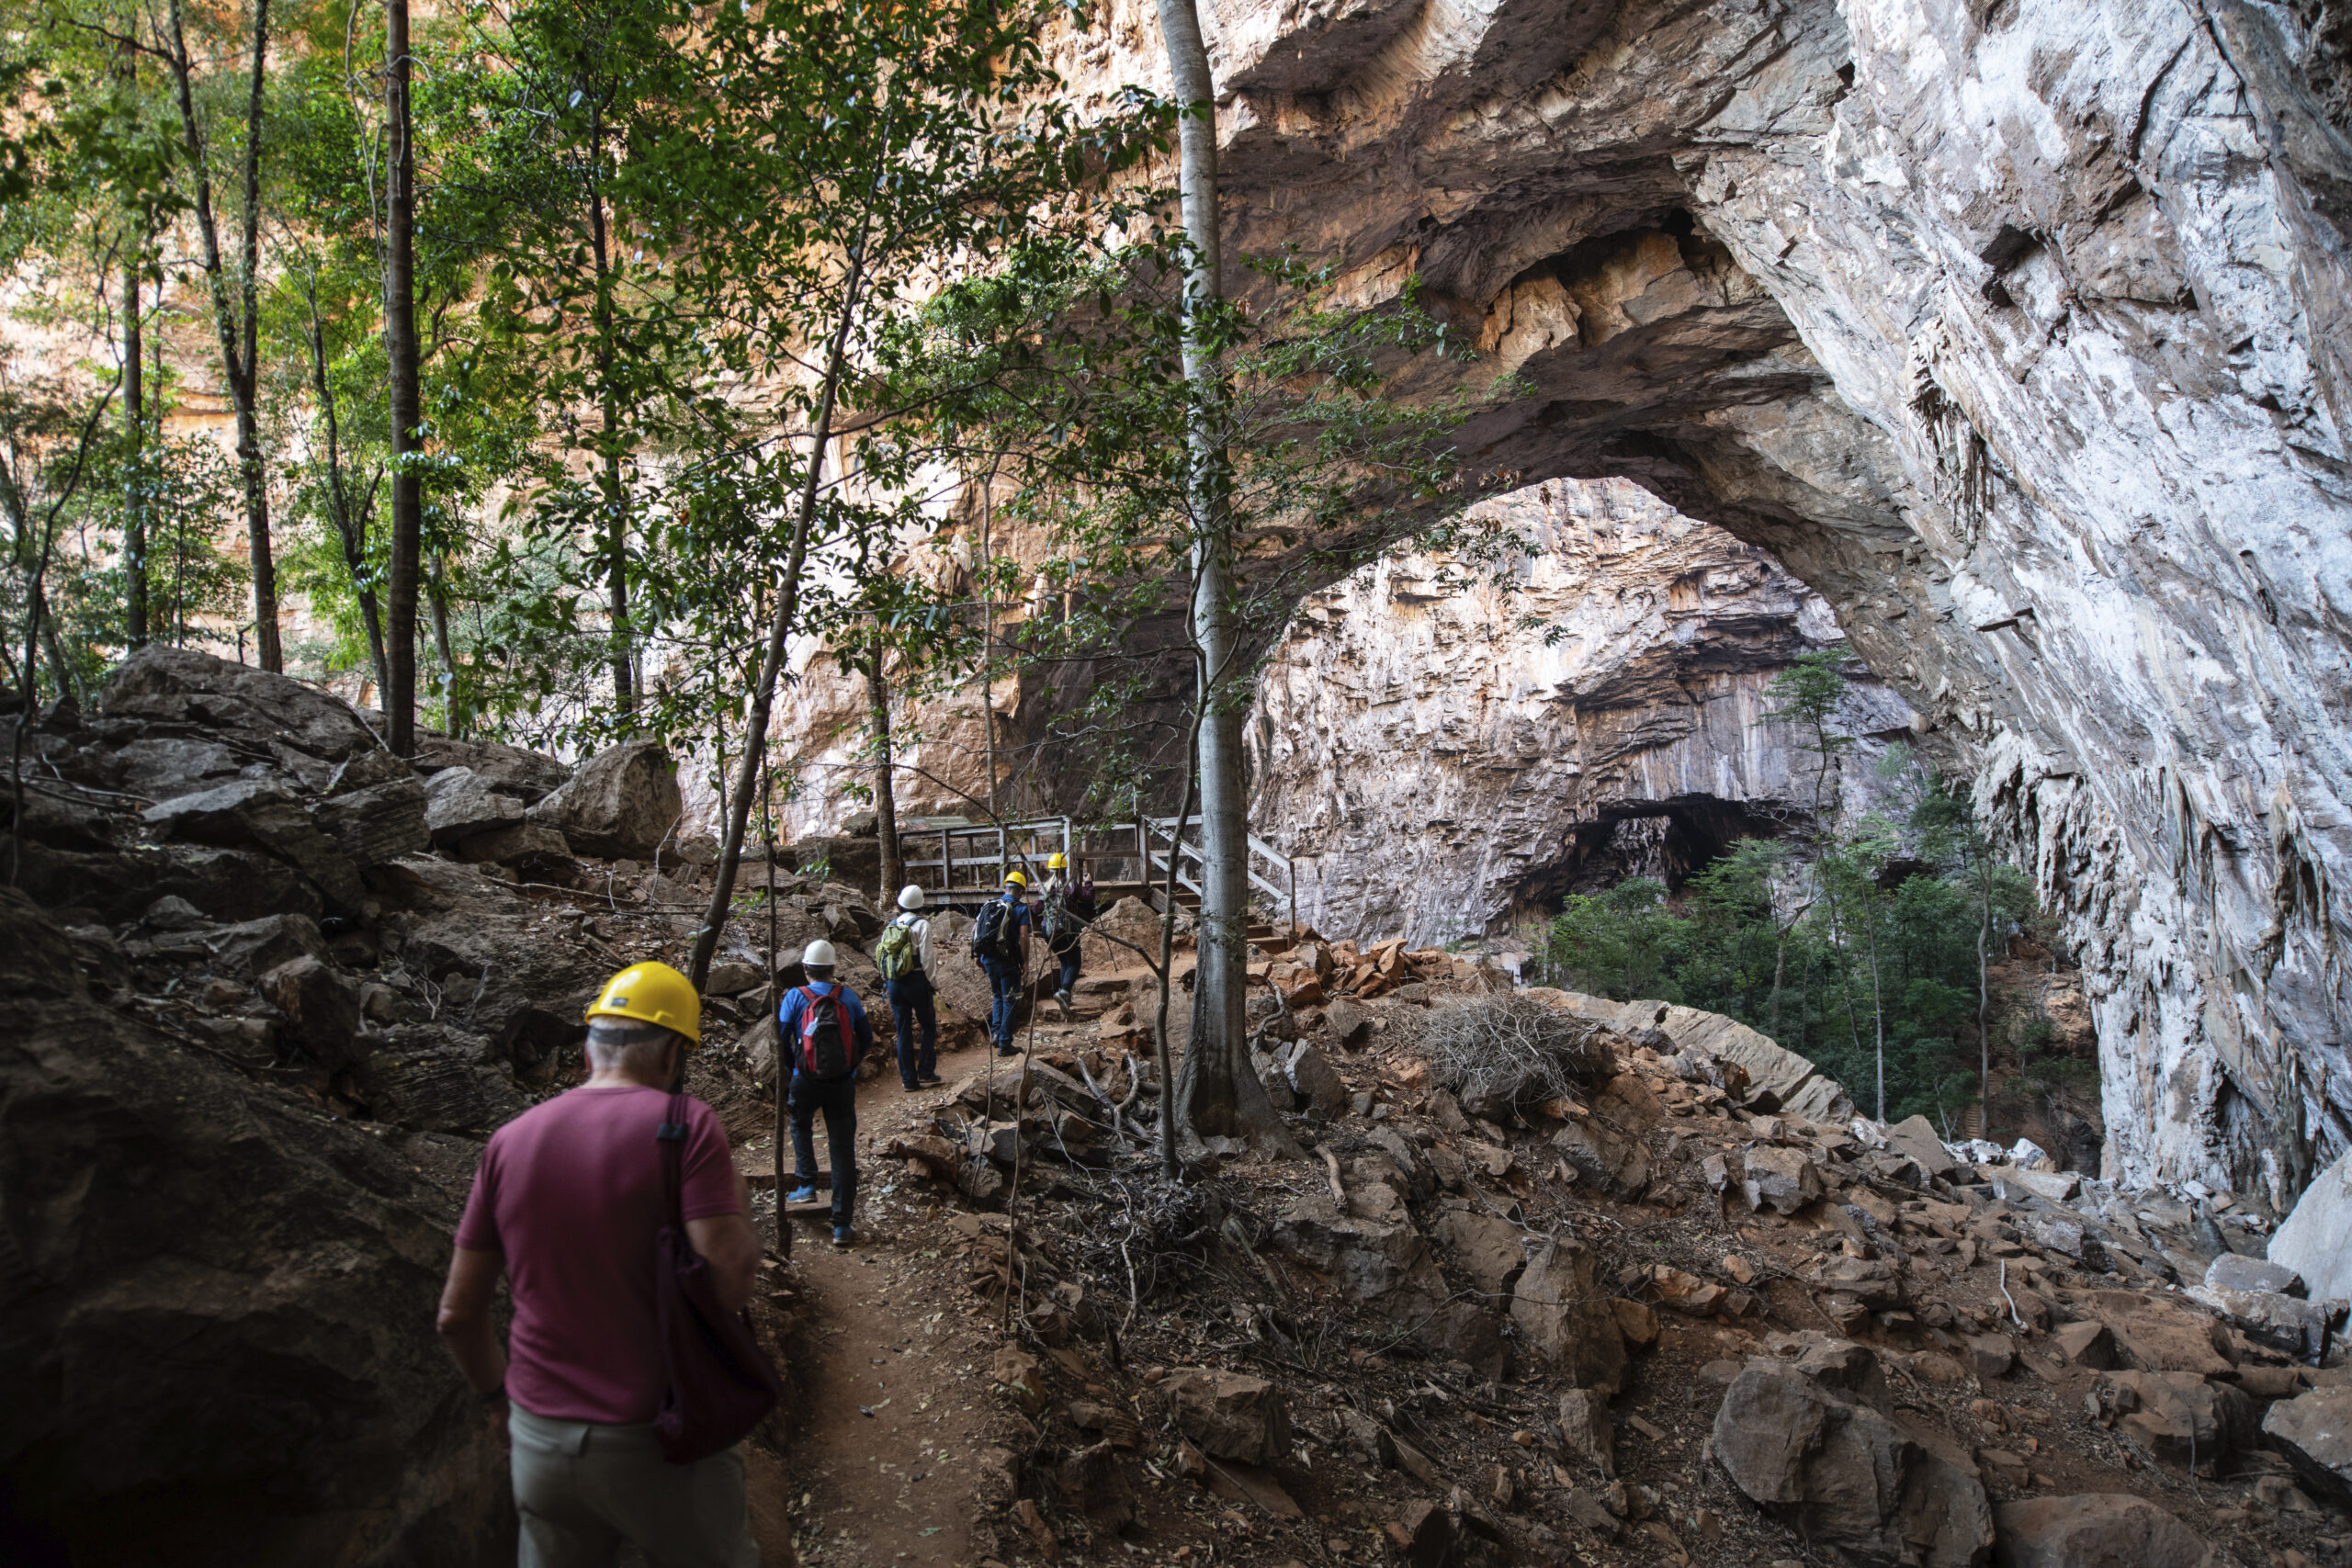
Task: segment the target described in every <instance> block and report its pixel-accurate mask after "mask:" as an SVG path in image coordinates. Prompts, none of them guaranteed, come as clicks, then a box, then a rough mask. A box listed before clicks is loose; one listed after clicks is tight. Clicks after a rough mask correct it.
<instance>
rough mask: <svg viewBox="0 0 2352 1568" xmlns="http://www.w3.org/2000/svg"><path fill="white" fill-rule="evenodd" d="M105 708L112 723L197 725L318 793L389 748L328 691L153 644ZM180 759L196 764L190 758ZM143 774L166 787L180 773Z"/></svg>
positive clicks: (120, 668) (128, 667)
mask: <svg viewBox="0 0 2352 1568" xmlns="http://www.w3.org/2000/svg"><path fill="white" fill-rule="evenodd" d="M98 706H99V711H100V712H101V713H103V714H104V715H106V716H107V717H108V718H136V719H144V720H146V721H148V722H149V723H150V724H154V723H156V722H158V721H160V722H162V723H164V724H167V725H187V726H190V727H193V728H196V729H198V730H199V731H202V732H205V733H203V734H202V735H200V737H199V739H202V740H205V741H208V742H211V743H216V744H220V745H222V746H224V747H226V748H228V749H229V750H231V751H232V752H235V753H241V754H243V757H245V758H248V759H249V758H251V757H253V756H255V755H259V756H263V757H267V758H269V759H270V760H271V761H272V762H273V763H274V764H275V765H276V767H277V769H278V770H279V771H280V772H283V773H287V774H288V775H289V776H291V777H293V778H295V779H297V780H299V781H300V783H301V784H303V785H304V786H305V787H307V788H310V789H313V790H322V789H324V788H325V787H326V785H327V782H328V780H329V778H330V777H331V776H332V774H333V772H334V764H336V763H339V762H344V761H349V760H350V759H351V758H353V757H356V756H358V755H360V754H361V753H362V752H366V751H372V750H378V749H379V747H380V746H381V745H382V742H381V741H379V740H378V739H377V738H376V733H375V731H374V730H372V729H369V728H368V726H367V725H366V724H365V723H363V722H361V720H360V717H359V716H358V714H356V712H354V711H353V710H352V708H351V707H350V706H349V705H347V704H345V703H344V702H342V701H340V700H338V699H337V698H334V697H332V696H329V695H328V694H326V693H324V692H321V691H318V690H316V689H314V688H312V687H310V686H306V685H304V684H303V683H302V682H300V681H296V680H292V679H289V678H288V677H287V676H284V675H272V674H269V673H267V672H266V671H261V670H256V669H254V668H253V667H252V666H250V665H245V664H232V663H231V662H229V660H225V659H216V658H214V657H213V656H212V655H210V654H209V653H198V652H197V651H195V650H194V649H186V648H165V647H162V646H160V645H158V646H153V647H148V648H143V649H140V650H139V651H138V652H137V653H134V654H132V655H131V656H130V658H128V659H126V660H123V661H122V662H121V663H120V664H119V665H117V666H116V667H115V671H114V673H113V675H111V676H110V677H108V679H107V685H106V691H105V693H104V694H103V695H102V696H101V697H100V698H99V704H98ZM152 739H155V740H157V741H158V742H161V741H164V740H165V739H168V737H167V736H155V737H152ZM175 760H176V761H179V762H180V763H181V764H182V765H186V764H187V763H190V762H196V761H197V759H195V758H192V757H188V756H187V755H185V754H182V755H181V756H180V757H178V758H177V759H175ZM219 761H220V760H219V759H215V760H213V761H202V762H200V763H198V767H199V773H198V774H195V775H188V776H210V775H213V774H214V773H216V772H217V771H220V770H219V768H218V763H219ZM239 771H242V770H239ZM142 775H143V776H145V777H148V778H150V779H152V780H153V781H155V782H156V783H157V784H161V783H163V782H164V781H165V780H167V779H168V778H170V777H172V776H175V775H174V774H172V773H169V772H167V771H165V769H164V768H148V769H143V770H142Z"/></svg>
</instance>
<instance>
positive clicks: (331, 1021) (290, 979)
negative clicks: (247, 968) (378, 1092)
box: [258, 954, 367, 1072]
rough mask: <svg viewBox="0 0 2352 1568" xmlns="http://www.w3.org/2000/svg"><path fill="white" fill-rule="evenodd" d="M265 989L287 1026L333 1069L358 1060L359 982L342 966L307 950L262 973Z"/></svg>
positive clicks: (361, 1051)
mask: <svg viewBox="0 0 2352 1568" xmlns="http://www.w3.org/2000/svg"><path fill="white" fill-rule="evenodd" d="M258 984H259V986H260V987H261V994H262V995H263V996H265V997H267V998H269V999H270V1000H271V1001H273V1002H275V1003H276V1004H277V1010H279V1011H280V1012H282V1013H284V1014H285V1015H286V1032H287V1034H288V1036H289V1037H290V1038H291V1039H292V1040H293V1041H294V1042H295V1043H297V1044H299V1045H300V1046H301V1047H302V1049H303V1050H305V1051H307V1052H309V1053H310V1055H311V1057H312V1059H313V1060H315V1061H317V1062H319V1063H320V1064H321V1065H322V1066H325V1067H326V1068H327V1070H328V1071H330V1072H333V1071H334V1070H336V1069H338V1068H342V1067H348V1066H354V1065H355V1064H356V1063H357V1062H359V1061H360V1060H361V1059H362V1058H363V1057H365V1056H366V1055H367V1049H366V1046H365V1045H364V1043H362V1042H361V1040H360V1038H359V987H356V986H355V985H353V984H352V983H351V981H350V979H349V978H348V977H346V976H345V975H344V974H343V972H342V971H341V970H339V969H336V968H334V967H333V966H332V965H330V964H324V963H322V962H321V961H319V960H318V959H316V958H312V957H310V956H309V955H307V954H306V955H304V956H302V957H300V958H291V959H288V960H287V961H286V962H285V963H283V964H278V965H277V967H276V968H274V969H271V970H270V971H268V972H267V973H266V974H265V975H263V976H261V978H260V980H259V982H258Z"/></svg>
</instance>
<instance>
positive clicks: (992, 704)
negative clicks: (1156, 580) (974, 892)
mask: <svg viewBox="0 0 2352 1568" xmlns="http://www.w3.org/2000/svg"><path fill="white" fill-rule="evenodd" d="M995 505H996V465H995V464H994V463H990V464H989V477H988V479H986V480H985V481H983V483H982V486H981V490H980V747H981V750H982V751H983V753H984V754H985V755H986V757H987V760H988V769H989V795H988V811H989V816H990V817H994V816H995V815H996V663H995V660H996V600H995V598H994V596H993V593H994V591H993V586H992V585H993V583H994V581H995V575H996V574H995V573H994V572H992V571H990V570H989V524H990V523H991V522H993V521H994V517H993V515H992V514H993V513H994V510H995ZM949 869H950V870H952V869H953V868H949Z"/></svg>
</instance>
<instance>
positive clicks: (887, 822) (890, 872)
mask: <svg viewBox="0 0 2352 1568" xmlns="http://www.w3.org/2000/svg"><path fill="white" fill-rule="evenodd" d="M865 700H866V704H867V706H868V708H869V709H870V710H871V712H872V714H873V716H874V822H875V828H876V831H877V832H878V833H879V834H880V835H881V839H882V905H883V908H890V907H892V904H893V902H894V901H895V900H896V899H897V898H898V897H899V879H900V877H901V875H902V873H901V871H900V870H899V799H898V795H897V794H896V792H895V791H893V789H892V788H891V784H890V774H891V773H892V772H893V771H894V770H893V763H892V758H891V754H890V687H889V683H888V680H887V679H886V677H885V676H884V675H883V673H882V636H881V633H880V632H879V631H876V633H875V637H874V661H873V662H872V663H870V664H868V665H867V666H866V667H865Z"/></svg>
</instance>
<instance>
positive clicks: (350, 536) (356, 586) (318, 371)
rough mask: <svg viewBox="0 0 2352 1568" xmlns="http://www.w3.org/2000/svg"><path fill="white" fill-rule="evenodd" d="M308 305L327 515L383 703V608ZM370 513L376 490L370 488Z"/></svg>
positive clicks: (321, 341) (318, 327)
mask: <svg viewBox="0 0 2352 1568" xmlns="http://www.w3.org/2000/svg"><path fill="white" fill-rule="evenodd" d="M310 304H311V392H312V394H313V395H314V396H315V397H317V399H318V400H319V418H320V420H321V422H322V423H323V424H324V425H325V426H326V438H327V444H326V459H327V510H328V512H329V513H330V514H331V515H332V516H333V518H334V531H335V535H336V536H337V537H338V538H339V539H341V541H342V542H343V565H344V570H346V571H348V572H349V573H350V574H351V592H352V594H353V596H354V597H355V598H356V599H357V600H358V601H359V623H360V625H361V626H362V627H363V628H365V630H366V632H367V634H368V660H369V661H370V663H371V664H372V665H373V667H374V669H375V671H376V701H377V702H378V703H379V704H380V703H384V702H386V701H387V700H388V699H387V696H386V694H387V693H388V692H390V689H391V688H390V671H388V670H387V669H386V668H385V662H384V617H383V611H382V607H381V606H380V605H379V604H377V602H376V588H375V584H374V583H372V582H370V581H368V519H367V516H366V513H363V512H361V511H359V510H356V509H355V508H354V507H353V505H352V502H351V487H350V486H349V484H347V483H346V482H345V479H344V474H343V420H342V417H341V414H340V412H339V411H338V410H337V409H336V407H335V400H334V387H333V386H332V385H331V384H330V383H329V382H328V380H327V335H326V326H325V323H324V322H322V321H320V320H319V302H318V297H317V295H316V294H315V293H313V294H311V297H310ZM368 488H369V491H370V496H371V499H370V501H369V503H368V504H369V509H371V510H372V509H373V506H374V501H373V499H372V495H373V491H374V488H375V487H374V486H373V485H372V484H371V485H370V486H369V487H368Z"/></svg>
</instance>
